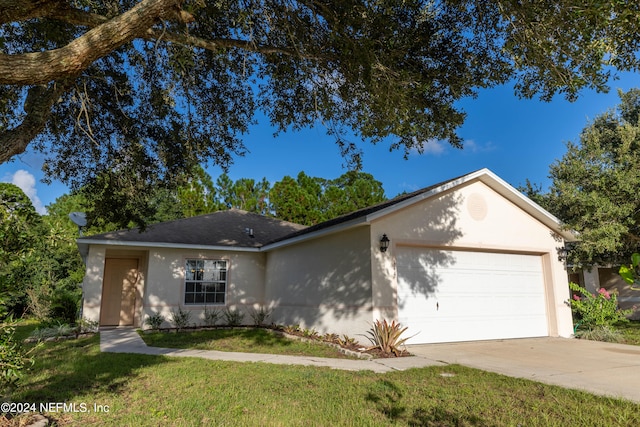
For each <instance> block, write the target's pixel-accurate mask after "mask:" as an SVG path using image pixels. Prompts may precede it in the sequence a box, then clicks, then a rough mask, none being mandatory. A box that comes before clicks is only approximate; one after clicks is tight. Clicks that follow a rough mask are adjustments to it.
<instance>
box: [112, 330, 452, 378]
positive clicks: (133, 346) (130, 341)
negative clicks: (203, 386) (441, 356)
mask: <svg viewBox="0 0 640 427" xmlns="http://www.w3.org/2000/svg"><path fill="white" fill-rule="evenodd" d="M100 351H102V352H108V353H139V354H151V355H162V356H175V357H201V358H203V359H210V360H224V361H233V362H264V363H275V364H279V365H304V366H324V367H329V368H333V369H342V370H347V371H373V372H378V373H384V372H390V371H404V370H405V369H409V368H418V367H423V366H436V365H445V364H446V363H443V362H438V361H435V360H429V359H427V358H424V357H398V358H389V359H374V360H364V359H363V360H353V359H332V358H327V357H312V356H284V355H279V354H262V353H234V352H228V351H215V350H182V349H175V348H160V347H149V346H147V345H146V344H145V342H144V341H143V340H142V338H140V335H138V333H137V332H136V331H135V329H132V328H115V329H100Z"/></svg>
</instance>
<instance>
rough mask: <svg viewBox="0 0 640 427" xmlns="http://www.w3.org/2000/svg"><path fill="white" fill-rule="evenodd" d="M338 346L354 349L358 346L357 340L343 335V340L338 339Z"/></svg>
mask: <svg viewBox="0 0 640 427" xmlns="http://www.w3.org/2000/svg"><path fill="white" fill-rule="evenodd" d="M338 344H340V345H341V346H342V347H352V346H355V345H357V344H358V342H357V341H356V340H355V338H351V337H350V336H348V335H346V334H345V335H342V338H338Z"/></svg>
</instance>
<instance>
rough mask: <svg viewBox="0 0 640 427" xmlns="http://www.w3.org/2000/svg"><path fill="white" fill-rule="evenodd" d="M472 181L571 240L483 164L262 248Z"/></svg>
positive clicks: (367, 218) (368, 219) (570, 235)
mask: <svg viewBox="0 0 640 427" xmlns="http://www.w3.org/2000/svg"><path fill="white" fill-rule="evenodd" d="M475 181H482V182H483V183H485V184H486V185H488V186H489V187H490V188H492V189H493V190H494V191H496V192H497V193H498V194H500V195H501V196H503V197H505V198H506V199H507V200H509V201H511V202H512V203H514V204H515V205H516V206H518V207H519V208H520V209H522V210H523V211H525V212H527V213H528V214H529V215H531V216H533V217H534V218H535V219H537V220H538V221H540V222H541V223H543V224H544V225H545V226H547V227H548V228H549V229H551V230H553V231H554V232H555V233H557V234H558V235H560V236H562V237H563V238H564V239H565V240H567V241H574V240H575V236H574V234H573V233H572V232H571V231H569V230H565V229H563V228H562V226H561V223H560V220H559V219H557V218H556V217H555V216H553V215H552V214H551V213H549V212H548V211H546V210H545V209H544V208H542V207H541V206H540V205H538V204H536V203H535V202H534V201H533V200H531V199H529V198H528V197H526V196H525V195H524V194H522V193H521V192H519V191H518V190H516V189H515V188H514V187H512V186H511V185H510V184H508V183H507V182H506V181H504V180H503V179H502V178H500V177H498V176H497V175H496V174H494V173H493V172H491V171H490V170H489V169H486V168H484V169H480V170H477V171H475V172H471V173H468V174H466V175H462V176H459V177H456V178H452V179H449V180H446V181H442V182H440V183H438V184H434V185H432V186H429V187H426V188H422V189H420V190H417V191H414V192H412V193H407V194H401V195H399V196H397V197H395V198H393V199H389V200H387V201H384V202H381V203H378V204H376V205H373V206H369V207H367V208H363V209H360V210H357V211H355V212H352V213H349V214H346V215H342V216H339V217H337V218H334V219H331V220H329V221H325V222H322V223H319V224H316V225H313V226H311V227H307V228H305V229H301V230H299V231H296V232H294V233H292V234H290V235H287V236H283V237H282V238H281V239H278V240H276V241H274V242H272V243H271V244H269V245H268V248H265V249H271V248H274V247H278V246H282V245H287V244H290V243H295V242H297V241H300V240H305V239H308V238H312V237H316V236H318V235H322V234H325V233H331V232H337V231H340V230H343V229H345V228H349V227H354V226H358V225H365V224H369V223H370V222H371V221H373V220H376V219H378V218H381V217H383V216H385V215H389V214H391V213H393V212H396V211H398V210H400V209H404V208H405V207H408V206H411V205H414V204H416V203H419V202H421V201H423V200H426V199H428V198H431V197H435V196H437V195H439V194H441V193H443V192H445V191H449V190H451V189H454V188H456V187H459V186H462V185H465V184H468V183H471V182H475Z"/></svg>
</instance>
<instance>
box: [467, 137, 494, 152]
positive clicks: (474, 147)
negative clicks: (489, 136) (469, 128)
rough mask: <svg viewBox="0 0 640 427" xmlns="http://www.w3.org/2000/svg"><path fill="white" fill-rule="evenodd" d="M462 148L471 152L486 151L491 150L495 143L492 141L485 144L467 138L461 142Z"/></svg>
mask: <svg viewBox="0 0 640 427" xmlns="http://www.w3.org/2000/svg"><path fill="white" fill-rule="evenodd" d="M462 148H463V150H464V151H469V152H472V153H486V152H487V151H493V150H495V149H496V145H495V144H494V143H493V142H487V143H485V144H479V143H477V142H475V141H474V140H473V139H467V140H466V141H464V143H463V144H462Z"/></svg>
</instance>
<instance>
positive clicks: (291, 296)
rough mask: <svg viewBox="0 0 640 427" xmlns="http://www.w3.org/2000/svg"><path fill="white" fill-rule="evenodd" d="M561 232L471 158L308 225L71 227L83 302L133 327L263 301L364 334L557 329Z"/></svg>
mask: <svg viewBox="0 0 640 427" xmlns="http://www.w3.org/2000/svg"><path fill="white" fill-rule="evenodd" d="M383 236H386V237H387V238H388V239H389V240H390V242H389V245H388V249H387V250H386V251H384V252H383V251H382V250H381V240H382V239H383ZM572 239H573V238H572V235H571V234H570V233H568V232H566V231H564V230H563V229H562V228H561V227H560V226H559V222H558V220H557V219H556V218H555V217H553V216H552V215H551V214H549V213H548V212H546V211H545V210H544V209H542V208H541V207H540V206H538V205H536V204H535V203H533V202H532V201H531V200H529V199H528V198H526V197H525V196H524V195H522V194H521V193H520V192H518V191H517V190H515V189H514V188H513V187H511V186H510V185H509V184H507V183H506V182H504V181H503V180H502V179H500V178H499V177H497V176H496V175H495V174H493V173H492V172H491V171H489V170H487V169H483V170H480V171H476V172H473V173H470V174H468V175H464V176H462V177H458V178H455V179H452V180H449V181H446V182H443V183H440V184H437V185H434V186H431V187H429V188H425V189H422V190H418V191H415V192H413V193H410V194H404V195H401V196H398V197H396V198H394V199H392V200H388V201H386V202H383V203H380V204H378V205H375V206H372V207H369V208H366V209H362V210H359V211H356V212H353V213H351V214H348V215H344V216H341V217H338V218H335V219H333V220H330V221H327V222H324V223H321V224H317V225H315V226H312V227H304V226H301V225H296V224H291V223H288V222H284V221H279V220H276V219H272V218H266V217H263V216H260V215H255V214H251V213H247V212H244V211H240V210H233V209H232V210H229V211H223V212H215V213H211V214H208V215H203V216H199V217H194V218H188V219H183V220H178V221H171V222H166V223H160V224H155V225H152V226H150V227H149V228H148V229H147V230H146V231H145V232H143V233H139V232H138V231H137V230H129V231H118V232H113V233H105V234H101V235H96V236H88V237H82V238H80V239H78V246H79V248H80V251H81V252H82V253H83V255H84V256H85V259H86V266H87V272H86V277H85V279H84V284H83V289H84V306H83V309H84V312H83V313H84V316H85V317H87V318H89V319H91V320H96V321H99V322H100V325H101V326H118V325H121V326H136V327H143V326H144V321H145V319H146V318H147V317H148V316H149V315H151V314H153V313H154V312H160V313H162V314H163V315H164V316H165V318H167V319H168V318H169V315H170V313H171V311H172V310H175V309H177V308H178V307H180V308H182V309H183V310H189V311H191V312H192V320H194V321H199V322H201V321H202V320H201V319H203V312H204V309H205V308H208V309H213V308H231V309H237V310H241V311H242V312H245V313H247V312H248V311H249V310H252V309H257V308H258V307H260V306H263V307H268V308H270V309H272V310H273V314H272V318H271V319H270V320H271V321H273V322H274V323H278V324H285V325H295V324H298V325H300V326H301V327H303V328H308V329H311V328H313V329H316V330H317V331H319V332H322V333H325V332H332V333H337V334H347V335H349V336H351V337H353V338H356V339H358V340H360V341H363V342H366V338H365V337H364V336H365V334H366V331H367V330H369V328H370V327H371V324H372V322H373V321H374V320H376V319H383V318H384V319H389V320H393V319H395V320H398V321H400V322H401V323H402V324H403V325H406V326H408V327H409V330H408V332H407V333H408V335H415V336H414V337H413V338H411V340H410V341H409V342H410V343H433V342H447V341H467V340H485V339H502V338H518V337H538V336H561V337H569V336H571V334H572V332H573V325H572V319H571V312H570V309H569V306H568V305H567V304H566V301H567V300H568V298H569V290H568V286H567V272H566V271H565V268H564V265H563V263H562V262H561V261H559V260H558V253H557V250H558V248H560V247H563V246H564V241H565V240H572ZM245 321H246V322H248V323H250V322H251V318H250V316H249V315H248V314H247V315H246V316H245Z"/></svg>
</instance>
